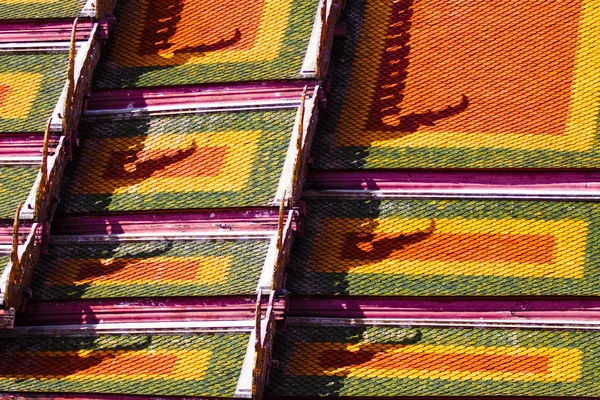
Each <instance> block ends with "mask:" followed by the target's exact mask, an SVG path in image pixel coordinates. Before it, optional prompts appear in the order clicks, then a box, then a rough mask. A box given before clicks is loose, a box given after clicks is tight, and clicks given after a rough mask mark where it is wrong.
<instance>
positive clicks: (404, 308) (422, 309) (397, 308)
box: [287, 297, 600, 323]
mask: <svg viewBox="0 0 600 400" xmlns="http://www.w3.org/2000/svg"><path fill="white" fill-rule="evenodd" d="M288 303H289V306H288V307H289V309H288V313H287V316H288V317H299V318H350V319H356V318H359V319H362V318H366V319H376V320H386V319H404V320H427V319H435V320H456V321H460V320H464V319H470V320H473V319H478V320H480V321H481V322H482V323H484V322H486V320H505V321H507V322H511V321H521V322H522V321H523V320H524V319H529V320H542V319H543V320H553V321H566V322H568V321H573V320H577V321H589V322H594V321H595V322H600V299H599V298H572V297H571V298H569V297H563V298H560V297H556V298H507V299H502V298H486V299H475V298H427V299H421V298H391V297H381V298H377V297H290V298H289V301H288Z"/></svg>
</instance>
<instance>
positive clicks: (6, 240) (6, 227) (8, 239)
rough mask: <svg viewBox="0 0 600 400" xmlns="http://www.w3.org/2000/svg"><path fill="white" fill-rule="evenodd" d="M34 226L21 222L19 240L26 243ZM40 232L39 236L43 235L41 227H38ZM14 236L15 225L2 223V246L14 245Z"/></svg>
mask: <svg viewBox="0 0 600 400" xmlns="http://www.w3.org/2000/svg"><path fill="white" fill-rule="evenodd" d="M31 229H32V224H31V223H26V222H23V221H21V223H20V225H19V238H20V239H21V241H22V242H24V241H25V239H26V237H27V236H28V235H29V233H31ZM38 230H39V232H37V234H38V235H41V227H40V226H38ZM12 234H13V223H12V221H10V222H8V221H6V222H4V223H0V245H4V246H7V245H11V244H12Z"/></svg>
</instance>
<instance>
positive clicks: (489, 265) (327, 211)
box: [287, 199, 600, 296]
mask: <svg viewBox="0 0 600 400" xmlns="http://www.w3.org/2000/svg"><path fill="white" fill-rule="evenodd" d="M599 215H600V205H599V204H597V203H578V202H542V201H476V200H473V201H471V200H469V201H466V200H465V201H461V200H451V201H450V200H382V201H378V200H371V201H361V200H337V201H331V200H316V199H315V200H309V201H307V217H306V220H305V228H304V237H303V238H302V239H299V240H297V241H296V242H295V244H294V247H293V249H292V256H291V261H290V263H291V265H292V266H293V267H294V270H293V272H291V273H290V275H289V278H288V281H287V282H288V283H287V287H288V289H289V290H290V291H291V293H294V294H302V295H308V294H313V295H348V294H349V295H375V296H505V295H514V296H518V295H520V296H533V295H548V296H562V295H578V296H596V295H598V294H599V293H600V291H599V290H598V285H599V284H600V272H599V271H600V264H599V261H598V260H600V256H599V254H600V220H599V219H598V216H599Z"/></svg>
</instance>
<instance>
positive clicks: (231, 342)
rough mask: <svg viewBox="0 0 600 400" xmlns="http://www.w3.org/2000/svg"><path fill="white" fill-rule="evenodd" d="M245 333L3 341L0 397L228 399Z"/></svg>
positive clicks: (241, 358) (243, 345)
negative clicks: (70, 395) (85, 395)
mask: <svg viewBox="0 0 600 400" xmlns="http://www.w3.org/2000/svg"><path fill="white" fill-rule="evenodd" d="M248 339H249V335H248V334H226V335H216V334H202V335H186V336H174V335H164V336H142V335H119V336H99V337H60V336H54V337H16V338H2V346H1V347H0V355H1V358H2V360H3V362H2V363H1V365H0V391H2V392H66V393H78V392H83V393H128V394H139V395H165V396H166V395H174V396H177V395H180V396H192V395H194V396H232V395H233V394H234V393H235V388H236V385H237V380H238V377H239V374H240V370H241V366H242V362H243V358H244V355H245V353H246V347H247V342H248Z"/></svg>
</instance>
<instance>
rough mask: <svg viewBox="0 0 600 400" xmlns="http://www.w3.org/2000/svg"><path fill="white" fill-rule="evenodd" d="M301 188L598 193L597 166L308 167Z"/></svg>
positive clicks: (598, 175) (599, 190) (325, 189)
mask: <svg viewBox="0 0 600 400" xmlns="http://www.w3.org/2000/svg"><path fill="white" fill-rule="evenodd" d="M305 190H314V191H337V190H344V191H358V192H365V191H370V190H378V191H382V190H390V191H402V190H410V191H423V192H427V191H431V190H449V191H455V192H456V193H460V192H462V191H466V190H470V191H472V190H499V191H502V190H527V191H533V192H551V191H553V190H569V191H575V192H580V193H582V194H586V193H600V172H598V171H597V170H524V169H521V170H477V169H471V170H440V169H437V170H419V169H401V170H312V171H310V172H309V174H308V176H307V180H306V186H305Z"/></svg>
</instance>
